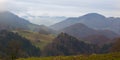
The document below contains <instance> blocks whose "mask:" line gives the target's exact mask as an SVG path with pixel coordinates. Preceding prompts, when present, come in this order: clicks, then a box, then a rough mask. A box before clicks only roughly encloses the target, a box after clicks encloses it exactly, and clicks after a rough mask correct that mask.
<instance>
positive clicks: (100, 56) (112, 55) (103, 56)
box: [17, 53, 120, 60]
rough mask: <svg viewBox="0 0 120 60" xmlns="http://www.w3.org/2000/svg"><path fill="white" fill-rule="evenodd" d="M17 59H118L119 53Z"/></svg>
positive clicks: (119, 59) (119, 58)
mask: <svg viewBox="0 0 120 60" xmlns="http://www.w3.org/2000/svg"><path fill="white" fill-rule="evenodd" d="M17 60H120V53H110V54H92V55H89V56H87V55H80V56H57V57H41V58H35V57H33V58H26V59H24V58H21V59H17Z"/></svg>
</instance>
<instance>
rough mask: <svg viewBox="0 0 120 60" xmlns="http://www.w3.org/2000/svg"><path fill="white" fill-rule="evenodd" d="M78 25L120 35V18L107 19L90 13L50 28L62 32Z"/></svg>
mask: <svg viewBox="0 0 120 60" xmlns="http://www.w3.org/2000/svg"><path fill="white" fill-rule="evenodd" d="M76 23H83V24H85V25H87V26H88V27H90V28H94V29H98V30H106V29H107V30H111V31H114V32H116V33H118V34H120V28H119V26H120V18H113V17H112V18H109V17H108V18H107V17H105V16H103V15H101V14H97V13H89V14H86V15H83V16H80V17H73V18H68V19H66V20H64V21H62V22H59V23H56V24H54V25H51V26H50V27H51V28H53V29H56V30H61V29H64V28H66V27H68V26H71V25H74V24H76Z"/></svg>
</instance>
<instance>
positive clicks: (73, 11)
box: [0, 0, 120, 17]
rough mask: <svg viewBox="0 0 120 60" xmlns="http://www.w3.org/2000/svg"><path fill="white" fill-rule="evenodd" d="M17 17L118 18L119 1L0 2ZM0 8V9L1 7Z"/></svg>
mask: <svg viewBox="0 0 120 60" xmlns="http://www.w3.org/2000/svg"><path fill="white" fill-rule="evenodd" d="M3 1H4V2H6V3H7V4H5V3H4V5H7V8H9V10H11V11H13V12H15V13H17V14H18V15H19V16H68V17H69V16H81V15H84V14H87V13H100V14H103V15H105V16H115V17H118V16H119V17H120V0H0V5H1V6H2V5H3ZM1 6H0V7H1Z"/></svg>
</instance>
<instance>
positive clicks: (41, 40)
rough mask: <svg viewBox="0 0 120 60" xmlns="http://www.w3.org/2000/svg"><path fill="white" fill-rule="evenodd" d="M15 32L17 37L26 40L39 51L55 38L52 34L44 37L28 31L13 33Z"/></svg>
mask: <svg viewBox="0 0 120 60" xmlns="http://www.w3.org/2000/svg"><path fill="white" fill-rule="evenodd" d="M15 32H17V33H18V34H19V35H21V36H23V37H25V38H27V39H28V40H30V41H31V42H32V43H33V44H34V45H35V46H37V47H39V48H41V49H43V48H44V46H46V45H47V44H48V43H50V42H52V40H53V39H54V38H55V36H54V35H52V34H49V35H45V34H40V33H37V32H30V31H15Z"/></svg>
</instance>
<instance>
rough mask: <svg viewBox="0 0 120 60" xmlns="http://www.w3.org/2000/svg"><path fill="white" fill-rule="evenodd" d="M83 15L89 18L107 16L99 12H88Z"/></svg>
mask: <svg viewBox="0 0 120 60" xmlns="http://www.w3.org/2000/svg"><path fill="white" fill-rule="evenodd" d="M83 17H87V18H94V17H96V18H105V16H103V15H101V14H98V13H88V14H86V15H84V16H83Z"/></svg>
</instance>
